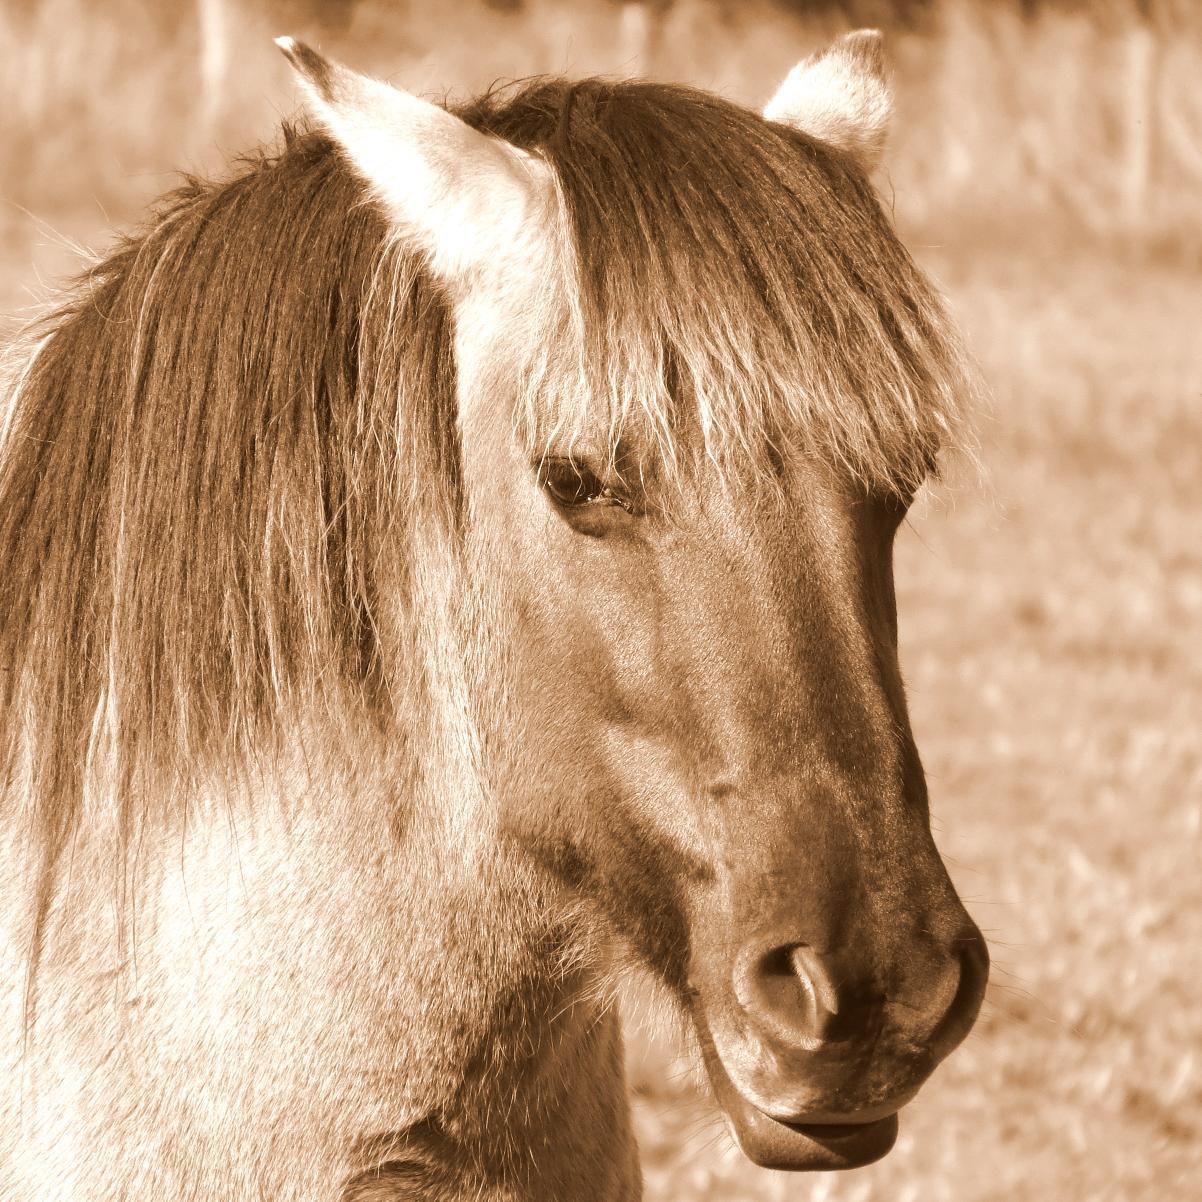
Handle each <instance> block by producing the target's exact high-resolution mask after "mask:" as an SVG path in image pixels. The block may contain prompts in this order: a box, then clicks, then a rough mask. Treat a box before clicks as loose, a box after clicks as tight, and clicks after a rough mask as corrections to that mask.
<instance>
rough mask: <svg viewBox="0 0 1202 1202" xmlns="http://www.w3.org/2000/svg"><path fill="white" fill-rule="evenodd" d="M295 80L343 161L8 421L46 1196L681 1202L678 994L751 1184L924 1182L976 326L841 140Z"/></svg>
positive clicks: (80, 316)
mask: <svg viewBox="0 0 1202 1202" xmlns="http://www.w3.org/2000/svg"><path fill="white" fill-rule="evenodd" d="M285 49H286V52H287V53H289V55H290V57H292V58H293V61H294V63H295V64H296V65H297V67H298V70H299V71H300V72H301V74H302V77H303V78H304V79H305V80H306V81H307V84H306V86H307V87H308V88H309V90H310V93H311V107H312V110H313V117H314V122H315V128H314V129H313V130H305V131H302V132H293V131H286V132H285V145H284V147H283V148H282V150H281V151H280V152H279V153H277V154H275V155H274V156H271V157H263V158H259V159H256V160H254V161H251V162H249V163H247V164H246V165H245V166H244V167H243V169H242V170H241V172H240V174H238V175H237V176H236V177H234V178H232V179H230V180H228V181H227V182H224V183H222V184H219V185H208V184H202V183H197V182H189V183H188V184H187V185H186V186H185V187H184V188H182V189H181V190H180V191H179V192H178V193H176V194H175V195H174V196H173V197H171V198H169V199H168V200H167V201H166V202H165V204H164V205H163V206H162V207H161V208H160V210H159V211H158V212H157V213H156V214H155V215H154V216H153V217H152V219H151V220H150V222H149V223H148V225H147V227H146V228H145V229H144V230H143V231H142V232H140V233H138V234H137V235H135V236H133V237H132V238H129V239H127V240H126V241H124V242H123V243H122V244H121V245H119V246H118V248H117V249H116V250H115V251H113V252H112V253H111V254H110V255H109V256H108V257H107V258H105V259H104V260H103V261H102V262H101V263H99V265H97V266H96V267H95V268H93V269H92V270H91V271H90V272H89V273H88V275H87V276H86V278H85V279H84V280H83V281H82V282H81V284H80V286H79V288H78V289H77V292H76V294H75V296H74V299H72V300H70V301H68V302H66V303H64V304H63V306H62V307H60V308H59V309H58V310H57V311H56V312H54V313H53V314H51V315H50V316H49V317H48V318H47V319H46V320H45V321H44V323H43V324H42V325H41V327H39V328H38V329H37V330H36V331H35V332H34V334H33V336H32V339H31V345H30V348H29V349H28V352H27V358H26V360H25V362H24V364H23V367H22V371H21V373H20V375H19V376H18V377H17V382H16V384H15V386H14V389H13V392H12V407H11V415H10V418H9V423H8V426H7V431H6V436H5V443H4V448H3V463H2V467H0V473H2V474H0V547H2V548H3V554H4V565H5V569H4V578H3V583H0V662H2V663H3V665H4V675H3V680H2V683H0V689H2V692H0V706H2V707H3V714H4V719H3V730H4V739H5V754H6V758H5V764H6V781H7V785H6V802H5V809H4V824H5V832H6V844H7V847H8V850H9V852H10V856H11V867H10V868H9V869H8V870H7V872H6V876H5V877H4V882H5V883H4V886H3V888H4V900H5V911H6V913H7V914H9V915H11V916H12V917H11V918H10V919H8V920H6V921H7V927H6V930H5V941H6V942H5V946H6V949H7V950H6V956H8V963H7V964H6V974H5V975H6V979H8V980H10V981H12V982H14V984H13V986H12V988H11V990H10V992H9V994H8V995H7V997H6V999H5V1005H6V1007H7V1018H8V1021H9V1032H10V1033H9V1034H8V1035H6V1037H5V1038H6V1040H7V1041H8V1042H7V1043H6V1045H5V1050H4V1051H3V1052H2V1053H0V1057H2V1058H0V1064H3V1065H4V1067H5V1073H6V1077H5V1080H4V1082H3V1094H2V1095H0V1096H2V1097H3V1103H2V1106H3V1108H4V1109H5V1110H6V1111H7V1113H8V1114H9V1115H10V1116H12V1118H11V1121H8V1122H6V1123H5V1129H6V1130H7V1131H8V1132H10V1134H9V1135H6V1136H2V1137H0V1146H3V1147H4V1152H5V1153H6V1155H7V1157H8V1163H9V1164H10V1165H11V1166H12V1167H11V1168H10V1169H4V1170H0V1173H8V1174H9V1177H10V1178H11V1180H9V1179H4V1184H5V1187H6V1191H7V1192H6V1196H7V1195H8V1194H11V1195H12V1196H14V1197H16V1198H21V1199H25V1198H30V1199H32V1198H39V1199H41V1198H52V1197H54V1198H57V1197H64V1198H65V1197H72V1198H87V1199H101V1198H106V1199H107V1198H118V1197H121V1198H139V1197H151V1196H153V1197H162V1196H173V1197H179V1198H193V1197H196V1198H199V1197H202V1196H205V1197H207V1196H213V1195H215V1194H217V1195H220V1196H224V1197H229V1198H241V1197H248V1198H249V1197H264V1196H270V1197H275V1196H288V1197H291V1198H314V1199H316V1198H331V1197H337V1196H340V1195H341V1196H344V1197H347V1198H357V1199H375V1198H381V1199H383V1198H392V1197H397V1198H400V1197H418V1196H420V1197H423V1198H432V1199H434V1198H462V1197H466V1196H472V1197H481V1198H485V1197H487V1198H496V1199H501V1198H523V1199H526V1198H530V1199H534V1198H538V1199H543V1198H546V1199H552V1198H556V1199H563V1198H573V1199H616V1198H630V1197H635V1196H637V1193H638V1167H637V1162H636V1158H635V1153H634V1148H633V1143H632V1140H631V1137H630V1134H629V1115H628V1110H627V1104H626V1101H625V1097H624V1091H623V1086H622V1067H621V1044H620V1036H619V1033H618V1026H617V1020H616V1017H615V1012H614V1007H613V982H614V980H615V978H616V976H617V974H618V973H620V972H621V971H622V969H623V967H624V966H625V965H628V964H632V963H633V964H636V965H638V966H640V967H643V968H646V969H649V970H650V971H651V972H652V973H653V974H654V975H655V977H656V978H657V979H658V980H659V981H660V982H661V984H662V986H663V992H664V995H665V998H666V999H667V1000H666V1003H665V1004H667V1005H670V1006H674V1007H675V1008H676V1009H677V1010H678V1011H679V1013H680V1014H681V1016H682V1017H683V1019H684V1020H685V1022H686V1025H687V1026H688V1027H689V1029H690V1030H691V1031H692V1032H693V1033H694V1034H695V1037H696V1042H697V1045H698V1047H699V1050H700V1053H701V1056H702V1058H703V1060H704V1062H705V1065H706V1068H707V1070H708V1072H709V1075H710V1079H711V1082H712V1085H713V1089H714V1093H715V1096H716V1098H717V1100H718V1102H719V1104H720V1106H721V1107H722V1108H723V1109H724V1111H725V1112H726V1114H727V1116H728V1119H729V1122H730V1125H731V1128H732V1131H733V1133H734V1135H735V1137H736V1139H737V1140H738V1141H739V1143H740V1144H741V1146H742V1147H743V1149H744V1151H746V1152H747V1154H748V1155H749V1156H751V1157H752V1159H754V1160H756V1161H758V1162H760V1163H763V1164H769V1165H775V1166H777V1167H790V1168H821V1167H841V1166H847V1165H854V1164H861V1163H865V1162H867V1161H868V1160H871V1159H874V1158H875V1157H876V1156H879V1155H881V1154H883V1153H884V1152H885V1151H887V1150H888V1147H889V1146H890V1144H891V1143H892V1140H893V1138H894V1135H895V1132H896V1124H897V1120H896V1112H897V1110H898V1109H899V1108H900V1107H901V1106H902V1105H903V1104H904V1102H905V1101H907V1100H908V1099H909V1097H910V1096H912V1095H913V1093H914V1091H915V1090H916V1089H917V1088H918V1086H919V1085H920V1084H921V1082H922V1081H923V1080H924V1079H925V1077H926V1076H927V1075H928V1074H929V1072H930V1071H931V1069H932V1068H933V1067H934V1065H935V1064H936V1063H937V1062H938V1060H939V1059H940V1058H941V1057H942V1056H943V1055H945V1054H946V1053H947V1052H948V1051H949V1050H950V1049H951V1048H952V1047H953V1046H954V1045H955V1043H957V1042H958V1041H959V1040H960V1039H961V1038H962V1037H963V1035H964V1033H965V1032H966V1031H967V1029H968V1027H969V1025H971V1022H972V1018H973V1016H974V1014H975V1011H976V1007H977V1004H978V1003H979V1000H980V994H981V991H982V989H983V985H984V974H985V957H984V951H983V945H982V944H981V941H980V937H979V935H978V934H977V932H976V929H975V927H973V926H972V924H971V922H970V920H969V919H968V917H967V915H966V914H965V913H964V911H963V908H962V907H961V906H960V903H959V901H958V899H957V898H956V895H955V893H954V890H953V889H952V887H951V885H950V882H949V881H948V878H947V874H946V872H945V870H944V868H943V865H942V863H941V861H940V859H939V856H938V853H937V852H936V850H935V848H934V845H933V843H932V841H931V838H930V834H929V828H928V818H927V799H926V792H925V786H924V783H923V778H922V771H921V766H920V764H919V761H918V756H917V752H916V750H915V748H914V744H913V740H912V737H911V735H910V730H909V724H908V719H907V717H906V707H905V697H904V692H903V689H902V685H901V679H900V675H899V671H898V666H897V658H896V616H895V607H894V599H893V588H892V575H891V567H890V561H891V544H892V538H893V534H894V531H895V530H896V528H897V525H898V524H899V522H900V521H901V520H902V517H903V516H904V514H905V512H906V509H907V506H908V504H909V502H910V500H911V499H912V497H913V495H914V493H915V491H916V490H917V489H918V488H919V487H920V486H921V484H922V481H923V479H924V477H925V476H926V475H927V474H928V473H929V472H930V471H931V470H932V469H933V467H934V464H935V461H936V457H937V455H938V453H939V451H940V449H941V447H944V446H946V444H947V443H948V442H949V440H951V439H953V438H954V437H955V430H956V428H957V411H958V397H959V396H960V394H961V393H962V392H963V390H964V377H963V374H962V369H961V360H960V354H959V351H958V349H957V346H956V343H955V340H954V338H953V336H952V335H951V334H950V332H949V330H948V328H947V326H946V323H945V320H944V317H943V315H942V312H941V308H940V305H939V302H938V300H937V298H936V297H935V295H934V294H933V292H932V291H931V289H930V287H929V286H928V285H927V283H926V282H925V281H924V280H923V278H922V277H921V275H920V274H919V272H918V271H917V269H916V268H915V267H914V266H913V264H912V263H911V261H910V259H909V258H908V256H907V255H906V253H905V251H904V250H903V249H902V248H901V246H900V244H899V243H898V241H897V239H896V237H895V236H894V234H893V232H892V230H891V229H890V227H889V224H888V222H887V221H886V219H885V218H884V217H883V215H882V214H881V212H880V208H879V205H878V204H877V201H876V199H875V197H874V195H873V193H872V191H871V188H870V186H869V185H868V183H867V182H866V178H865V174H864V170H863V167H862V165H861V163H860V162H859V161H858V160H857V158H856V155H855V153H854V152H855V147H854V146H850V147H842V148H841V147H840V146H839V145H830V144H828V142H826V141H823V140H821V139H820V138H819V137H815V136H813V135H812V134H811V133H810V132H807V131H806V129H805V128H804V127H803V128H798V127H797V123H795V122H792V123H791V122H789V121H771V122H769V121H765V120H763V119H762V118H761V117H759V116H758V115H756V114H753V113H750V112H747V111H746V110H743V109H740V108H738V107H736V106H734V105H731V104H729V103H727V102H725V101H721V100H718V99H716V98H714V97H711V96H707V95H705V94H702V93H698V92H694V91H691V90H689V89H686V88H682V87H670V86H665V85H654V84H635V83H626V84H611V83H603V82H598V81H585V82H582V83H567V82H565V81H561V80H536V81H532V82H529V83H525V84H522V85H519V86H516V87H514V88H511V89H508V90H504V91H499V92H495V93H492V94H489V95H486V96H484V97H482V98H480V99H478V100H476V101H474V102H472V103H471V104H469V105H467V106H466V107H464V108H463V109H462V110H461V111H460V112H459V113H458V114H451V113H448V112H446V111H445V110H442V109H436V108H434V106H430V105H425V104H424V103H423V102H420V101H416V100H414V99H413V98H412V97H405V96H404V95H403V94H401V93H397V92H393V91H391V89H387V88H384V87H383V85H379V84H375V83H374V82H372V81H366V80H362V79H361V78H360V77H357V76H353V75H351V73H349V72H347V71H345V70H344V69H342V68H340V67H337V66H335V65H333V64H328V63H325V61H324V60H321V59H320V58H318V56H316V55H315V54H313V52H312V51H309V50H307V48H304V47H299V46H297V45H296V44H295V43H289V44H288V45H287V46H286V47H285ZM857 53H859V52H858V51H857ZM822 61H825V60H820V63H821V62H822ZM849 61H850V60H849ZM818 132H820V133H821V132H823V131H818ZM22 970H24V971H22ZM22 980H24V982H25V985H24V987H23V988H22V986H21V981H22ZM5 1140H8V1141H11V1142H10V1143H9V1145H8V1146H4V1141H5ZM64 1148H66V1149H67V1155H66V1156H64V1155H63V1149H64ZM52 1150H53V1155H52V1154H51V1153H52ZM85 1150H86V1155H85ZM0 1179H3V1178H0Z"/></svg>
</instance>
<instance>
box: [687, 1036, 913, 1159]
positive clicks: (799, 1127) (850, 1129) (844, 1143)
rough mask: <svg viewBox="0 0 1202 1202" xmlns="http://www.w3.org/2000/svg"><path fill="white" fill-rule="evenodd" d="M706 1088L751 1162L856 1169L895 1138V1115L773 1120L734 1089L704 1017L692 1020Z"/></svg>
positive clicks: (883, 1153) (876, 1154)
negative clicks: (707, 1081) (856, 1119)
mask: <svg viewBox="0 0 1202 1202" xmlns="http://www.w3.org/2000/svg"><path fill="white" fill-rule="evenodd" d="M696 1027H697V1036H698V1041H699V1042H700V1044H701V1053H702V1058H703V1060H704V1062H705V1068H706V1073H707V1074H708V1076H709V1079H710V1086H711V1088H712V1089H713V1091H714V1097H715V1098H716V1100H717V1102H718V1105H719V1106H720V1107H721V1108H722V1111H723V1113H724V1114H725V1116H726V1120H727V1124H728V1126H729V1128H730V1132H731V1135H732V1136H733V1137H734V1140H735V1142H736V1143H737V1144H738V1145H739V1148H740V1149H741V1150H742V1152H743V1154H744V1155H745V1156H746V1157H747V1159H748V1160H750V1161H751V1162H752V1163H753V1164H757V1165H760V1166H761V1167H762V1168H766V1169H781V1170H786V1171H792V1172H804V1171H811V1172H813V1171H818V1170H826V1169H857V1168H861V1167H862V1166H864V1165H866V1164H871V1163H872V1162H873V1161H874V1160H880V1158H881V1157H882V1156H884V1155H885V1154H886V1153H887V1152H888V1151H889V1150H890V1149H891V1148H892V1147H893V1145H894V1143H895V1142H896V1140H897V1127H898V1123H897V1114H896V1112H895V1113H892V1114H888V1115H885V1116H883V1117H876V1118H869V1119H866V1120H865V1121H864V1122H847V1121H845V1122H840V1123H828V1122H813V1121H806V1119H805V1118H804V1117H802V1116H799V1117H798V1119H797V1120H796V1121H794V1120H782V1119H777V1118H773V1117H772V1116H771V1115H770V1114H766V1113H765V1112H764V1111H763V1110H761V1109H760V1108H759V1107H758V1106H756V1105H755V1104H754V1103H753V1102H751V1101H749V1100H748V1099H747V1098H745V1097H743V1095H742V1094H741V1093H740V1092H739V1090H738V1088H737V1087H736V1086H735V1084H734V1082H733V1081H732V1080H731V1079H730V1076H729V1074H728V1073H727V1071H726V1068H725V1067H724V1066H723V1064H722V1060H721V1058H720V1057H719V1056H718V1052H717V1049H716V1048H715V1047H714V1042H713V1037H712V1036H711V1035H710V1033H709V1031H708V1030H707V1029H706V1024H705V1022H704V1021H698V1022H697V1023H696Z"/></svg>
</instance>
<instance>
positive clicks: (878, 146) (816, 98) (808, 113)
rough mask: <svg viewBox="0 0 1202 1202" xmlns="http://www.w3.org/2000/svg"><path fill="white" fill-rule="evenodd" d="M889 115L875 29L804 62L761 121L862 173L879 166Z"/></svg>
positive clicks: (838, 42)
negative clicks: (826, 148) (821, 147)
mask: <svg viewBox="0 0 1202 1202" xmlns="http://www.w3.org/2000/svg"><path fill="white" fill-rule="evenodd" d="M892 112H893V97H892V95H891V93H890V91H889V85H888V82H887V81H886V79H885V56H884V53H883V51H882V48H881V34H880V31H879V30H877V29H858V30H856V31H855V32H854V33H845V34H844V35H843V36H842V37H840V38H837V39H836V40H835V41H834V42H833V43H832V44H831V45H830V46H829V47H828V48H827V49H826V50H824V51H822V53H820V54H816V55H813V56H812V57H810V58H807V59H803V60H802V61H801V62H800V63H798V64H797V66H796V67H794V68H793V70H792V71H790V72H789V74H788V76H787V77H786V79H785V82H784V83H782V84H781V86H780V89H779V90H778V91H777V93H776V95H775V96H774V97H773V98H772V99H771V100H770V101H769V102H768V104H767V105H766V106H765V107H764V117H765V119H766V120H768V121H776V122H778V123H780V124H781V125H789V126H792V127H793V128H794V129H797V130H800V131H801V132H802V133H806V134H810V135H812V136H813V137H815V138H819V139H821V140H822V141H823V142H828V143H829V144H830V145H832V146H836V147H838V148H839V149H840V150H843V151H845V152H846V153H848V154H850V155H851V156H852V157H853V158H855V159H856V160H857V161H858V162H859V164H860V166H861V167H863V168H864V170H865V171H872V170H873V169H874V168H875V167H876V166H877V164H878V163H879V162H880V159H881V153H882V151H883V150H884V148H885V135H886V134H887V133H888V130H889V118H890V116H891V115H892Z"/></svg>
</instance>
